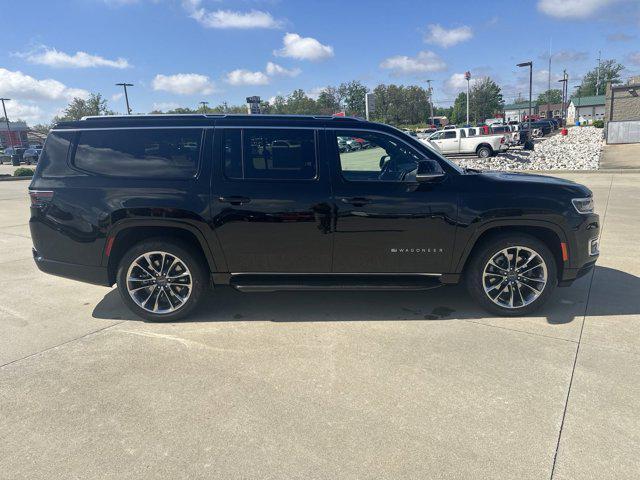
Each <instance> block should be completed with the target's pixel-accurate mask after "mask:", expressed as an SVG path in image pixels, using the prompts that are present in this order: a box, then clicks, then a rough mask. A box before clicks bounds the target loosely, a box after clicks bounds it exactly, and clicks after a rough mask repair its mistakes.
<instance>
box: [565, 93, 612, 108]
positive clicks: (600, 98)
mask: <svg viewBox="0 0 640 480" xmlns="http://www.w3.org/2000/svg"><path fill="white" fill-rule="evenodd" d="M571 101H572V102H573V104H574V105H575V106H577V107H591V106H593V105H604V95H591V96H589V97H577V96H576V97H572V98H571Z"/></svg>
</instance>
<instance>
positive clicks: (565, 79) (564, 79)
mask: <svg viewBox="0 0 640 480" xmlns="http://www.w3.org/2000/svg"><path fill="white" fill-rule="evenodd" d="M568 81H569V79H568V77H567V69H566V68H565V70H564V71H563V72H562V80H558V82H560V83H562V105H560V117H561V119H562V126H563V127H566V125H567V117H566V115H565V109H564V107H565V105H566V103H567V98H566V96H567V82H568Z"/></svg>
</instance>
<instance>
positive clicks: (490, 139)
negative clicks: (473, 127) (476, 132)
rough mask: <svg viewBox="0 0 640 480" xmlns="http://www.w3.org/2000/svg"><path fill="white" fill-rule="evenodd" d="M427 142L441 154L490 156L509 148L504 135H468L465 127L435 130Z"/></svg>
mask: <svg viewBox="0 0 640 480" xmlns="http://www.w3.org/2000/svg"><path fill="white" fill-rule="evenodd" d="M467 128H470V127H467ZM427 142H428V143H429V144H431V145H432V146H434V147H435V148H437V150H438V151H440V152H441V153H442V154H443V155H460V154H475V155H477V156H478V157H480V158H488V157H491V156H493V155H495V154H496V153H498V152H501V151H505V150H507V149H508V148H509V145H508V143H507V138H506V136H505V135H481V136H468V135H467V130H466V128H456V129H455V130H442V131H440V132H436V133H434V134H432V135H431V136H430V137H429V139H428V140H427Z"/></svg>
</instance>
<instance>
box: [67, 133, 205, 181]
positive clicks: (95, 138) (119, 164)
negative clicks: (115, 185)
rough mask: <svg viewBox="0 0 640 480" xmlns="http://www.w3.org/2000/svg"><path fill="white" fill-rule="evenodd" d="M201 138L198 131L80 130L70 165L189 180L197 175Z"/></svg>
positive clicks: (105, 172) (119, 174)
mask: <svg viewBox="0 0 640 480" xmlns="http://www.w3.org/2000/svg"><path fill="white" fill-rule="evenodd" d="M202 137H203V130H202V129H199V128H193V129H190V128H184V129H182V128H176V129H128V130H127V129H123V130H83V131H81V132H79V134H78V139H77V144H76V148H75V153H74V155H73V160H72V163H73V165H74V166H75V167H76V168H78V169H80V170H84V171H85V172H89V173H94V174H99V175H108V176H112V177H127V178H176V179H184V178H192V177H194V176H195V175H196V174H197V172H198V165H199V161H200V151H201V149H202Z"/></svg>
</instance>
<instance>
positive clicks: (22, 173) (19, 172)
mask: <svg viewBox="0 0 640 480" xmlns="http://www.w3.org/2000/svg"><path fill="white" fill-rule="evenodd" d="M34 173H35V172H34V170H33V168H25V167H20V168H16V170H15V172H13V176H14V177H33V174H34Z"/></svg>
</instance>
